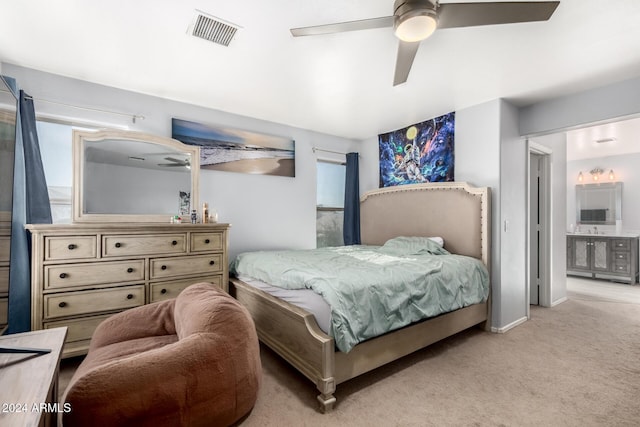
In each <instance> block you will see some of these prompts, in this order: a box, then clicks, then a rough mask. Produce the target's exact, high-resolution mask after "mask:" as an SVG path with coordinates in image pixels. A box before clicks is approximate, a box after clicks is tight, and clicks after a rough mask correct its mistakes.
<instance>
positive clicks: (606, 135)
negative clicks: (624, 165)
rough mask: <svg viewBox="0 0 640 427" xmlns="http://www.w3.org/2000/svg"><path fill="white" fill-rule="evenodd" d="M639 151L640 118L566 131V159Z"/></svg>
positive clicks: (590, 157) (618, 154) (617, 154)
mask: <svg viewBox="0 0 640 427" xmlns="http://www.w3.org/2000/svg"><path fill="white" fill-rule="evenodd" d="M638 152H640V118H636V119H628V120H624V121H618V122H613V123H608V124H604V125H599V126H591V127H587V128H583V129H578V130H572V131H569V132H567V161H572V160H582V159H594V158H601V157H608V156H620V155H624V154H631V153H638Z"/></svg>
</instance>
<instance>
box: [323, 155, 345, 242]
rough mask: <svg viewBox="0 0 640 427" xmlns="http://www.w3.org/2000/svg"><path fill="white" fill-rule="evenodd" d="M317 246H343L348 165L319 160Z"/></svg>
mask: <svg viewBox="0 0 640 427" xmlns="http://www.w3.org/2000/svg"><path fill="white" fill-rule="evenodd" d="M317 171H318V172H317V173H318V177H317V201H316V246H317V247H318V248H323V247H327V246H342V245H344V239H343V237H342V223H343V218H344V180H345V173H346V165H345V164H343V163H342V164H341V163H332V162H327V161H320V160H319V161H318V162H317Z"/></svg>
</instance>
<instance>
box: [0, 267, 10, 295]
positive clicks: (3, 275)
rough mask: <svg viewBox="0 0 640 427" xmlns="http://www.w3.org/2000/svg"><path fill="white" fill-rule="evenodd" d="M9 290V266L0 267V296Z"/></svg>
mask: <svg viewBox="0 0 640 427" xmlns="http://www.w3.org/2000/svg"><path fill="white" fill-rule="evenodd" d="M8 292H9V267H0V296H3V295H5V294H7V293H8Z"/></svg>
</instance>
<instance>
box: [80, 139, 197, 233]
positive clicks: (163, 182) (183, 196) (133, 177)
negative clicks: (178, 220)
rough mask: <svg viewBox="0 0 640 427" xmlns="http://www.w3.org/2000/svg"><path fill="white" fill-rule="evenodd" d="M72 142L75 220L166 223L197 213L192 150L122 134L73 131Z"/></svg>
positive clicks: (180, 145) (195, 157) (194, 154)
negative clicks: (75, 197) (76, 198)
mask: <svg viewBox="0 0 640 427" xmlns="http://www.w3.org/2000/svg"><path fill="white" fill-rule="evenodd" d="M116 132H117V131H116ZM74 144H76V145H77V147H76V146H75V145H74V150H76V149H77V150H78V153H77V156H78V157H79V160H80V161H79V162H77V161H76V166H79V167H77V169H78V171H79V173H78V174H77V175H78V177H77V179H76V176H74V180H77V183H78V186H79V188H77V189H76V193H77V195H78V199H79V200H78V201H77V202H74V204H75V203H79V206H81V211H80V209H78V208H76V209H74V210H78V211H79V212H76V213H77V215H76V217H74V220H77V221H80V222H82V221H94V220H95V221H97V220H100V221H112V220H113V221H118V220H132V221H152V222H168V221H169V218H170V217H171V216H174V215H181V216H188V215H189V213H190V210H191V209H196V207H197V200H194V197H193V193H194V184H196V183H197V180H196V179H194V176H197V175H196V174H197V167H198V160H197V158H198V153H197V150H198V148H197V147H191V146H187V145H184V144H181V143H180V142H178V141H174V140H171V139H165V138H158V137H153V136H150V135H148V136H145V135H144V134H135V135H134V134H133V133H128V134H126V135H125V134H122V132H120V133H118V134H113V133H109V132H98V133H96V132H79V131H78V132H74ZM75 152H76V151H74V153H75ZM194 168H196V169H195V171H194ZM74 175H75V174H74ZM192 206H193V208H192ZM76 213H74V214H76ZM123 216H125V217H123Z"/></svg>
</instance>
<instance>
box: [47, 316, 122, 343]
mask: <svg viewBox="0 0 640 427" xmlns="http://www.w3.org/2000/svg"><path fill="white" fill-rule="evenodd" d="M111 316H112V314H103V315H100V316H91V317H83V318H81V319H71V320H58V321H54V322H45V323H44V324H43V326H44V329H52V328H60V327H63V326H66V327H67V328H68V329H67V339H66V340H65V342H67V343H71V342H77V341H90V340H91V336H92V335H93V331H95V329H96V328H97V327H98V325H99V324H100V323H101V322H102V321H103V320H104V319H106V318H108V317H111Z"/></svg>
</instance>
